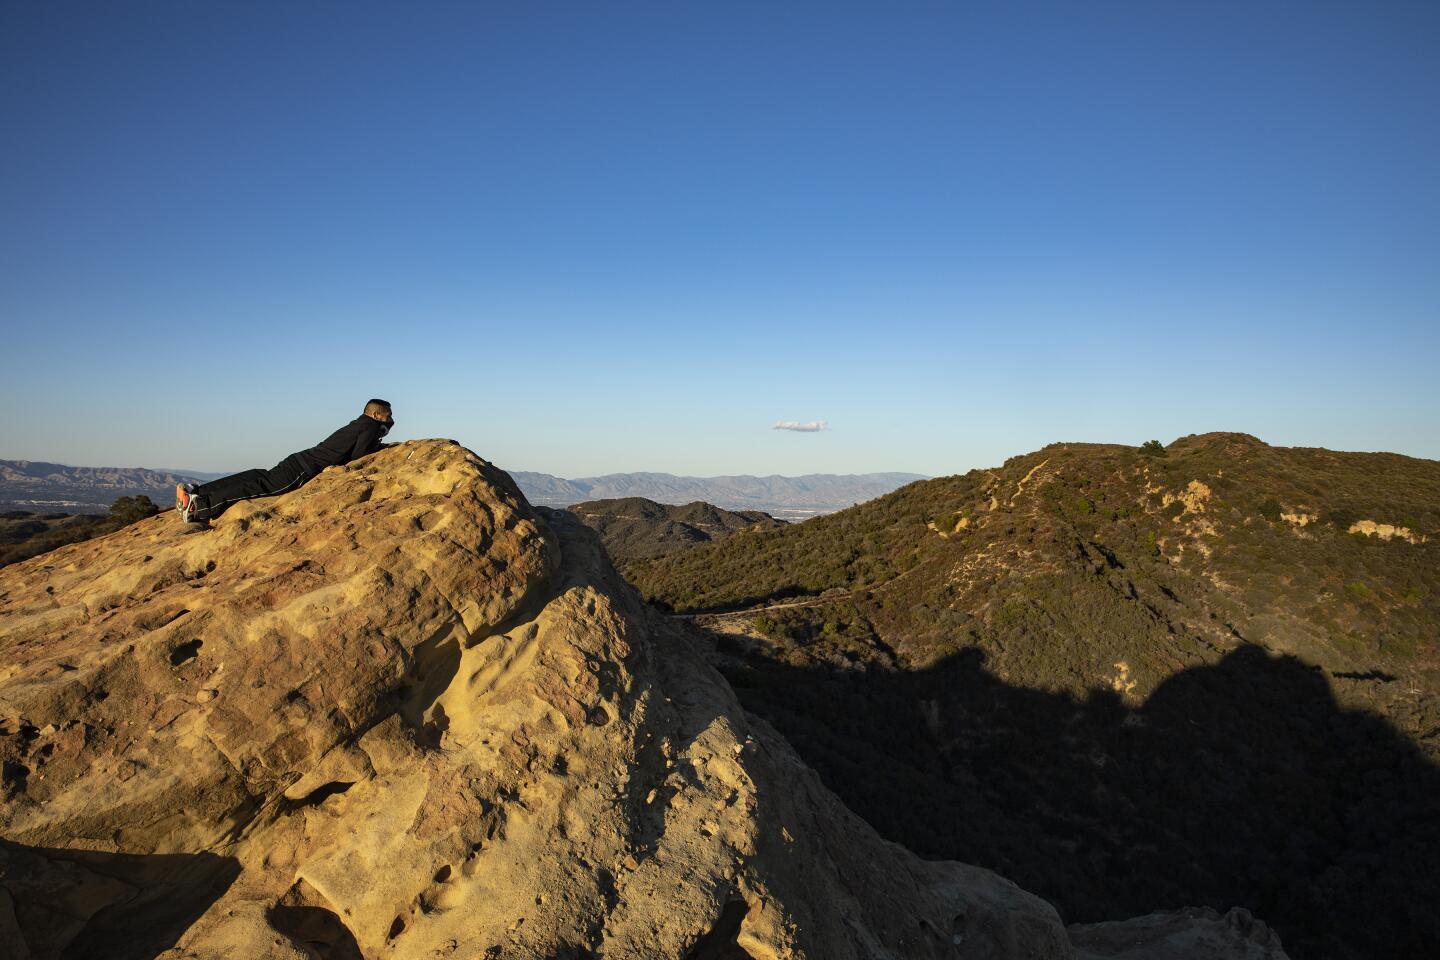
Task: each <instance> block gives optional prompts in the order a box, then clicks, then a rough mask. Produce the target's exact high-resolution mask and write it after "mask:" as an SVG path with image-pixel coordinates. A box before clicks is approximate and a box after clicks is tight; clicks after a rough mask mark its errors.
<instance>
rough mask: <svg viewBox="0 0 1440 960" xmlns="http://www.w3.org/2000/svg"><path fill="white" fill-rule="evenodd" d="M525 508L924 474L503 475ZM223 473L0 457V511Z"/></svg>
mask: <svg viewBox="0 0 1440 960" xmlns="http://www.w3.org/2000/svg"><path fill="white" fill-rule="evenodd" d="M510 475H511V476H512V477H514V478H515V482H516V483H518V484H519V485H520V489H521V490H522V491H524V493H525V496H526V497H527V498H528V499H529V500H530V502H531V503H535V504H540V505H542V506H549V507H568V506H570V505H572V504H576V503H581V502H584V501H586V500H618V499H623V498H626V497H644V498H645V499H648V500H654V501H656V502H657V503H668V504H686V503H694V502H695V501H697V500H703V501H705V502H706V503H713V504H715V505H716V506H718V507H721V508H723V509H726V510H762V511H764V512H766V513H769V514H771V515H772V516H775V517H778V518H780V519H784V520H803V519H805V518H806V517H813V516H817V515H819V514H824V513H833V512H834V511H836V510H843V509H844V508H846V507H849V506H853V505H854V504H857V503H864V502H865V501H867V500H873V499H875V498H876V497H879V496H883V495H885V494H887V493H890V492H891V491H892V490H895V489H898V488H899V487H903V486H905V484H907V483H912V482H914V481H916V480H924V479H925V477H924V476H922V475H921V474H918V473H860V474H832V473H812V474H807V475H805V476H801V477H782V476H776V475H772V476H768V477H752V476H729V477H677V476H675V475H674V474H669V473H611V474H606V475H605V476H601V477H581V478H579V479H575V480H567V479H565V478H563V477H556V476H552V475H550V474H548V473H531V472H527V471H524V470H515V471H511V474H510ZM219 476H223V474H219V473H204V472H200V471H181V470H166V469H156V468H150V467H71V466H66V465H65V464H60V463H43V462H40V461H36V460H0V508H18V509H26V510H41V511H44V510H54V511H62V510H63V511H66V512H70V513H89V512H97V511H98V512H103V511H105V510H107V509H109V507H110V504H112V503H114V502H115V499H116V498H117V497H123V496H133V495H135V494H144V495H146V496H148V497H150V499H152V500H154V501H155V502H156V503H158V504H159V505H160V506H165V505H166V504H167V503H169V501H170V500H171V499H172V498H173V496H174V490H175V484H176V483H178V482H180V481H182V480H184V481H190V482H203V481H205V480H213V479H214V478H216V477H219Z"/></svg>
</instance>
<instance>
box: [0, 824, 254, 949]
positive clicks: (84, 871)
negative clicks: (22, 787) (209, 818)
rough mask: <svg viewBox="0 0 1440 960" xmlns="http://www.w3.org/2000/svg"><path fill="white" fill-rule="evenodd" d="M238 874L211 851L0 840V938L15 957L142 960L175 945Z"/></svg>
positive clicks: (236, 868)
mask: <svg viewBox="0 0 1440 960" xmlns="http://www.w3.org/2000/svg"><path fill="white" fill-rule="evenodd" d="M239 874H240V865H239V863H238V862H237V861H235V860H234V859H232V858H230V857H222V856H218V855H216V854H213V853H157V854H128V853H100V852H96V851H90V850H71V849H51V848H44V847H30V846H24V845H22V844H18V843H11V842H9V841H6V840H0V908H8V909H0V940H3V941H4V942H5V943H9V944H12V945H14V946H15V947H16V949H19V950H20V951H21V952H20V953H17V954H16V956H36V957H59V958H62V960H70V958H75V960H80V958H98V957H104V958H106V960H149V958H151V957H154V956H156V955H157V954H159V953H161V952H163V951H165V950H166V949H168V948H170V947H172V946H174V945H175V942H176V941H177V940H178V939H179V938H180V935H181V934H182V933H184V932H185V931H186V930H187V929H188V928H189V927H190V925H191V924H192V923H194V922H195V920H196V919H197V918H198V917H199V916H200V915H201V914H202V913H204V912H205V910H206V909H207V908H208V907H209V906H210V905H211V904H212V903H214V902H215V901H216V900H218V899H219V898H220V896H221V895H222V894H223V893H224V892H225V891H226V890H227V889H228V888H229V887H230V884H231V883H232V882H234V880H235V878H236V877H237V876H239ZM22 944H23V947H22V946H21V945H22ZM6 955H7V956H8V955H9V954H6Z"/></svg>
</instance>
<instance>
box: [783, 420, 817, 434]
mask: <svg viewBox="0 0 1440 960" xmlns="http://www.w3.org/2000/svg"><path fill="white" fill-rule="evenodd" d="M770 429H771V430H794V431H795V432H796V433H819V432H820V431H821V430H829V429H830V422H829V421H828V420H811V421H810V422H809V423H801V422H800V421H799V420H781V421H779V422H778V423H776V424H775V426H773V427H771V428H770Z"/></svg>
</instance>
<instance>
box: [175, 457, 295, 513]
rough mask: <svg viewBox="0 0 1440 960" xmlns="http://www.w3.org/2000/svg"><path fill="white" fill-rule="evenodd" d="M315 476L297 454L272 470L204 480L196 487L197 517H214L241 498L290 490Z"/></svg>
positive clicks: (268, 495)
mask: <svg viewBox="0 0 1440 960" xmlns="http://www.w3.org/2000/svg"><path fill="white" fill-rule="evenodd" d="M311 476H313V474H311V473H310V471H308V470H306V469H305V465H304V464H302V463H301V462H300V460H299V458H298V457H296V456H295V455H294V454H293V453H292V454H291V455H290V456H288V457H286V458H285V459H284V460H281V461H280V462H279V463H277V464H275V466H273V467H271V468H270V469H269V470H246V471H243V472H241V473H236V474H232V475H230V476H228V477H221V478H220V479H219V480H211V481H210V482H209V483H202V484H201V485H200V486H198V487H196V488H195V495H196V496H198V497H200V503H199V509H198V510H196V511H195V519H196V520H214V519H215V518H216V517H218V516H220V514H222V513H224V512H225V511H226V510H228V509H230V508H231V507H232V506H234V505H235V504H237V503H239V502H240V501H241V500H253V499H255V498H256V497H273V496H275V495H276V494H279V493H289V492H290V491H291V490H296V489H299V487H300V485H301V484H303V483H304V482H305V481H306V480H309V479H310V478H311Z"/></svg>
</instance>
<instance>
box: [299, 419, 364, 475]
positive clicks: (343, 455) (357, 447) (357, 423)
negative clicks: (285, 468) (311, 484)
mask: <svg viewBox="0 0 1440 960" xmlns="http://www.w3.org/2000/svg"><path fill="white" fill-rule="evenodd" d="M383 426H384V424H382V423H381V422H380V421H379V420H376V419H375V418H374V417H366V416H359V417H356V418H355V419H354V420H351V421H350V422H349V423H347V424H345V426H343V427H341V428H340V429H339V430H336V431H335V432H334V433H332V434H330V436H328V437H326V438H325V439H324V440H322V441H321V442H320V443H318V444H316V445H315V446H313V447H311V448H310V449H309V450H302V451H300V452H299V453H297V454H295V455H294V456H295V459H296V460H298V461H300V465H301V466H302V467H304V468H305V469H306V470H307V471H309V473H310V475H311V476H314V475H315V474H317V473H319V472H320V471H321V470H324V469H325V468H326V467H335V466H339V465H340V464H342V463H349V462H350V461H351V460H354V459H355V458H357V457H363V456H365V455H366V454H368V453H374V452H375V451H376V450H379V449H380V437H381V436H383V434H382V433H381V432H380V431H381V428H382V427H383Z"/></svg>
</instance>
